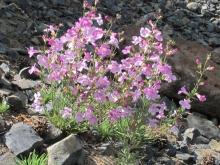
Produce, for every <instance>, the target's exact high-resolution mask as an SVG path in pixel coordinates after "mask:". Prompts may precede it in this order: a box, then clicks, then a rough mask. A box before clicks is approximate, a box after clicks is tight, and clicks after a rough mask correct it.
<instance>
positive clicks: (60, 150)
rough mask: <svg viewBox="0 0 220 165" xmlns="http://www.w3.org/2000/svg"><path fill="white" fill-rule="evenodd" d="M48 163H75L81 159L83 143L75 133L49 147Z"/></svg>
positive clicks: (68, 164) (67, 164)
mask: <svg viewBox="0 0 220 165" xmlns="http://www.w3.org/2000/svg"><path fill="white" fill-rule="evenodd" d="M47 152H48V165H55V164H56V165H73V164H77V162H78V160H81V159H82V158H81V156H82V155H81V153H82V145H81V143H80V141H79V140H78V139H77V137H76V136H75V135H73V134H71V135H69V136H68V137H66V138H64V139H63V140H61V141H59V142H57V143H55V144H53V145H52V146H50V147H48V148H47Z"/></svg>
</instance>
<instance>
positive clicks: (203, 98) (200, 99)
mask: <svg viewBox="0 0 220 165" xmlns="http://www.w3.org/2000/svg"><path fill="white" fill-rule="evenodd" d="M196 97H197V98H198V99H199V101H200V102H204V101H206V96H205V95H200V94H198V93H196Z"/></svg>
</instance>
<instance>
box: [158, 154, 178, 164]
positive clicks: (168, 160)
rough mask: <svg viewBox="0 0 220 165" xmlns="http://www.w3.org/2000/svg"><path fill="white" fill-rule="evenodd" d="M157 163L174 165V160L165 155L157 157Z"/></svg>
mask: <svg viewBox="0 0 220 165" xmlns="http://www.w3.org/2000/svg"><path fill="white" fill-rule="evenodd" d="M157 163H160V164H165V165H175V162H174V161H173V160H172V159H171V158H169V157H165V156H163V157H158V158H157Z"/></svg>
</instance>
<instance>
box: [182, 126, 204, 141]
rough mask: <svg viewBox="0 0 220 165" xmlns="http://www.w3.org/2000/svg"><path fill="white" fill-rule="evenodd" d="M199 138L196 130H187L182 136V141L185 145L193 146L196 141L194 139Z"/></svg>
mask: <svg viewBox="0 0 220 165" xmlns="http://www.w3.org/2000/svg"><path fill="white" fill-rule="evenodd" d="M198 136H200V132H199V130H198V129H196V128H188V129H186V131H185V132H184V134H183V141H184V142H185V143H186V144H193V143H195V141H196V138H197V137H198Z"/></svg>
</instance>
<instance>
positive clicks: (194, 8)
mask: <svg viewBox="0 0 220 165" xmlns="http://www.w3.org/2000/svg"><path fill="white" fill-rule="evenodd" d="M186 7H187V8H188V9H189V10H192V11H197V10H198V9H199V8H200V7H201V5H200V4H199V3H197V2H190V3H188V4H187V6H186Z"/></svg>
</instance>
